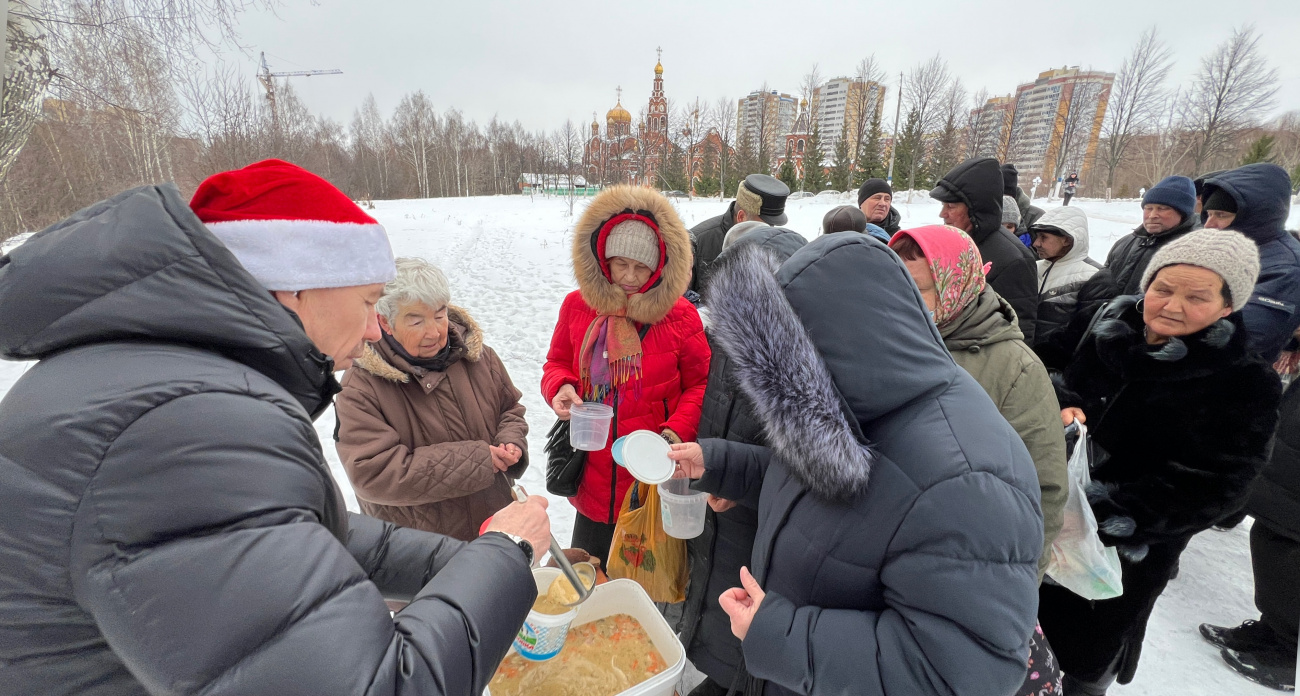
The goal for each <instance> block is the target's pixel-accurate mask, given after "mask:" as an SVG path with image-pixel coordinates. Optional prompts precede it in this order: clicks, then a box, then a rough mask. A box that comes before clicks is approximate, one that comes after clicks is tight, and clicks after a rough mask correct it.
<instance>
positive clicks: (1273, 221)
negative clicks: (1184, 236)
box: [1201, 163, 1300, 360]
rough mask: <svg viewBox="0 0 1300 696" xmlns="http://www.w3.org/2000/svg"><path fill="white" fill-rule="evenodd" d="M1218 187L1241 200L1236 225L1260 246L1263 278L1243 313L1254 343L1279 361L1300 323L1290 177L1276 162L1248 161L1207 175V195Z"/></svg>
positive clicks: (1299, 264) (1299, 265) (1299, 262)
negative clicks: (1290, 226)
mask: <svg viewBox="0 0 1300 696" xmlns="http://www.w3.org/2000/svg"><path fill="white" fill-rule="evenodd" d="M1216 190H1222V191H1224V192H1225V193H1227V194H1228V195H1230V196H1232V199H1233V200H1234V201H1236V203H1237V217H1236V218H1234V219H1233V220H1232V226H1231V227H1232V229H1234V230H1236V231H1238V232H1240V233H1242V234H1244V235H1246V236H1247V237H1250V239H1251V241H1253V242H1255V243H1256V244H1258V245H1259V281H1258V282H1256V283H1255V292H1254V293H1252V294H1251V296H1250V302H1247V303H1246V306H1245V307H1243V308H1242V310H1241V316H1242V321H1244V322H1245V323H1246V331H1247V332H1249V333H1250V344H1251V347H1252V348H1254V349H1255V350H1257V351H1259V354H1260V355H1262V356H1264V359H1265V360H1276V359H1277V356H1278V354H1279V353H1281V352H1282V348H1283V347H1284V346H1285V345H1286V344H1287V341H1289V340H1291V334H1293V333H1295V330H1296V327H1300V241H1296V239H1295V237H1292V236H1291V235H1290V234H1288V233H1287V231H1286V219H1287V216H1288V215H1290V214H1291V177H1289V176H1287V173H1286V170H1285V169H1282V168H1281V167H1279V166H1277V165H1276V164H1268V163H1260V164H1248V165H1246V166H1244V167H1238V168H1237V169H1232V170H1229V171H1226V172H1223V173H1221V174H1217V175H1215V176H1212V177H1210V178H1209V179H1207V180H1206V181H1205V184H1204V186H1203V188H1202V196H1203V197H1204V198H1209V196H1210V195H1211V194H1213V193H1214V192H1215V191H1216ZM1205 219H1206V214H1205V213H1202V214H1201V220H1202V221H1204V220H1205Z"/></svg>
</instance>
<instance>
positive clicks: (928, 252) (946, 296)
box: [889, 225, 993, 329]
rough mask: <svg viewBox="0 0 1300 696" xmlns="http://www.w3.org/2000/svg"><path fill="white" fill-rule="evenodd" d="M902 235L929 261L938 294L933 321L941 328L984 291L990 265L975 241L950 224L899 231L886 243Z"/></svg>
mask: <svg viewBox="0 0 1300 696" xmlns="http://www.w3.org/2000/svg"><path fill="white" fill-rule="evenodd" d="M903 236H907V237H911V238H912V240H913V241H915V242H916V244H917V246H919V247H921V253H922V254H925V260H926V261H928V262H929V264H930V275H932V276H934V289H935V292H936V293H938V295H939V302H938V304H937V306H936V307H935V308H934V323H935V325H936V326H938V327H939V328H941V329H942V328H943V327H945V326H947V325H948V324H949V323H951V322H952V321H953V320H954V319H956V318H957V317H958V316H960V315H961V313H962V310H964V309H966V307H967V306H968V305H970V303H972V302H974V301H975V299H976V298H978V297H979V296H980V293H981V292H984V286H985V280H984V275H985V274H986V273H988V272H989V269H990V268H991V267H992V266H993V264H991V263H984V259H983V258H982V257H981V256H980V250H979V247H977V246H975V240H973V239H971V238H970V236H969V235H967V234H966V233H965V232H962V231H961V230H959V229H957V228H956V227H952V226H950V225H926V226H925V227H917V228H916V229H911V230H903V231H901V232H899V233H898V234H895V235H894V238H893V239H891V240H889V241H890V244H891V245H892V244H893V243H894V242H895V241H897V240H898V239H899V238H900V237H903Z"/></svg>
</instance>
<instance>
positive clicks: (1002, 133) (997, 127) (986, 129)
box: [970, 94, 1016, 160]
mask: <svg viewBox="0 0 1300 696" xmlns="http://www.w3.org/2000/svg"><path fill="white" fill-rule="evenodd" d="M1015 114H1016V99H1015V97H1012V96H1011V95H1009V94H1008V95H1007V96H1005V97H990V98H989V100H988V101H986V102H984V104H982V105H980V106H977V107H975V108H974V109H971V113H970V128H971V133H970V137H971V138H972V139H973V140H974V143H973V147H974V151H975V155H976V156H977V157H996V158H997V159H999V160H1006V158H1007V145H1008V144H1009V143H1010V142H1011V124H1012V121H1013V120H1014V118H1015Z"/></svg>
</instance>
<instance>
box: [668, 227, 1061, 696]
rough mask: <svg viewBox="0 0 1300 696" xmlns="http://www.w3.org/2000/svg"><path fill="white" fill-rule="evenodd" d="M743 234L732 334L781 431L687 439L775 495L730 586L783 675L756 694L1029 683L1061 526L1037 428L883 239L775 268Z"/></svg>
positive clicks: (738, 612) (765, 664) (719, 485)
mask: <svg viewBox="0 0 1300 696" xmlns="http://www.w3.org/2000/svg"><path fill="white" fill-rule="evenodd" d="M739 251H740V253H738V254H736V255H735V256H734V258H731V259H728V260H727V261H726V262H725V263H723V264H721V265H720V266H719V269H718V271H717V273H716V275H715V276H714V277H713V281H712V283H713V284H712V285H711V287H710V290H711V300H710V302H711V303H712V306H713V321H714V324H713V335H714V338H715V339H716V340H717V341H718V342H719V343H720V344H721V345H722V346H723V348H724V349H725V350H726V352H727V354H728V355H729V356H731V360H732V361H733V362H734V363H735V374H736V376H737V379H738V382H739V384H740V388H741V389H742V390H743V391H744V393H745V395H746V396H747V397H748V398H749V399H751V400H752V401H753V403H754V405H755V414H756V415H757V417H758V419H759V420H760V421H761V422H762V423H763V425H764V429H765V432H766V435H767V438H768V442H769V446H759V445H747V444H741V443H736V442H729V441H726V440H712V439H710V440H704V441H702V442H701V443H699V444H684V445H678V446H674V448H673V452H672V454H671V456H672V457H673V458H674V459H676V460H678V461H679V463H681V464H682V466H683V469H684V470H685V471H686V473H687V474H688V475H695V476H700V477H701V478H700V481H699V482H698V483H697V484H695V485H696V487H698V488H699V489H701V490H705V491H708V492H710V493H713V494H714V495H716V496H719V497H722V498H725V499H729V500H735V501H737V502H738V503H740V504H742V505H747V506H750V507H753V508H756V509H757V510H758V534H757V537H756V538H755V543H754V551H753V555H752V557H751V565H750V569H751V570H752V571H753V573H752V577H751V575H750V573H749V571H747V570H746V571H742V573H741V577H740V578H738V579H737V580H738V583H737V584H743V586H744V589H741V588H733V589H731V590H728V592H727V593H726V594H725V595H724V597H723V599H722V605H723V608H724V609H726V610H727V612H728V614H730V615H731V620H732V629H733V632H734V633H736V635H737V636H738V637H740V638H741V640H742V643H741V645H742V648H743V651H744V656H745V662H746V665H747V668H748V670H749V671H750V673H751V674H752V675H753V676H754V677H755V678H757V679H759V680H763V683H761V684H751V685H749V688H748V689H747V691H748V692H749V693H762V694H766V695H768V696H775V695H778V694H822V693H826V694H831V693H854V694H886V693H889V694H894V693H931V694H934V693H937V694H1002V693H1008V694H1009V693H1011V692H1012V691H1013V690H1015V688H1016V687H1018V686H1019V685H1020V684H1021V683H1022V682H1023V680H1024V677H1025V664H1026V661H1027V656H1028V645H1029V636H1030V634H1031V633H1032V632H1033V629H1034V622H1035V613H1036V611H1037V607H1038V605H1037V601H1036V600H1035V588H1036V587H1037V584H1038V583H1037V563H1038V557H1039V554H1040V553H1041V551H1042V541H1043V527H1042V524H1043V522H1042V516H1041V513H1040V512H1039V503H1038V496H1039V493H1038V480H1037V476H1036V475H1035V473H1034V465H1033V462H1032V460H1031V459H1030V457H1029V453H1028V452H1027V451H1026V450H1025V446H1024V443H1023V442H1021V440H1020V437H1019V436H1018V435H1017V434H1016V432H1015V430H1013V429H1012V428H1011V426H1009V425H1008V424H1007V422H1006V420H1005V419H1003V418H1002V417H1001V416H1000V415H998V413H997V409H996V407H994V405H993V403H992V402H991V401H990V400H989V397H988V395H987V394H985V393H984V390H983V389H982V388H981V387H980V386H979V384H977V383H976V382H975V380H974V379H972V378H971V377H970V375H968V374H966V373H965V371H963V370H962V369H961V368H959V367H957V365H956V364H954V363H953V361H952V358H951V357H949V355H948V353H947V351H946V350H945V349H944V346H943V341H942V339H941V338H940V336H939V333H938V331H937V330H936V329H935V327H934V324H933V323H932V322H931V321H930V320H929V318H928V316H927V314H926V307H925V304H924V302H923V301H922V299H921V296H920V295H919V293H918V292H917V290H916V286H915V284H914V283H913V282H912V281H911V278H910V277H909V275H908V272H907V269H906V268H905V267H904V266H903V264H902V262H900V261H899V259H898V257H897V256H895V255H894V254H893V253H892V252H890V251H888V249H887V248H886V247H885V246H884V245H883V244H880V243H879V242H877V241H875V240H873V239H869V238H867V237H864V236H861V235H827V236H824V237H821V238H819V239H817V240H816V241H813V242H811V243H809V244H808V245H807V246H805V247H804V248H803V249H801V250H799V251H798V252H796V253H795V254H794V256H792V257H791V258H790V259H789V260H788V261H786V262H785V263H784V264H782V265H781V266H780V268H779V270H776V272H775V276H774V275H773V271H774V270H775V267H774V265H773V263H772V261H771V260H770V259H769V258H768V257H766V256H764V255H763V254H762V252H761V250H758V249H742V250H739ZM754 327H762V329H763V330H762V331H755V330H754Z"/></svg>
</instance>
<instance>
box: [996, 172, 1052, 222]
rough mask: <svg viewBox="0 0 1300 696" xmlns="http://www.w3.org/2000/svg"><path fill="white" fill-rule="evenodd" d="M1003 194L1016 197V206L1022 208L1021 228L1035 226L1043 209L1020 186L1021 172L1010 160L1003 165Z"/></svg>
mask: <svg viewBox="0 0 1300 696" xmlns="http://www.w3.org/2000/svg"><path fill="white" fill-rule="evenodd" d="M1002 195H1004V196H1011V197H1012V198H1014V199H1016V207H1018V208H1020V229H1022V230H1027V229H1029V228H1030V227H1033V225H1034V223H1035V222H1038V218H1040V217H1042V216H1043V209H1042V208H1039V207H1038V206H1036V205H1034V204H1033V203H1032V202H1031V201H1030V200H1029V196H1026V195H1025V192H1024V189H1022V188H1020V172H1019V171H1017V170H1016V165H1014V164H1012V163H1010V162H1007V163H1006V164H1004V165H1002Z"/></svg>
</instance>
